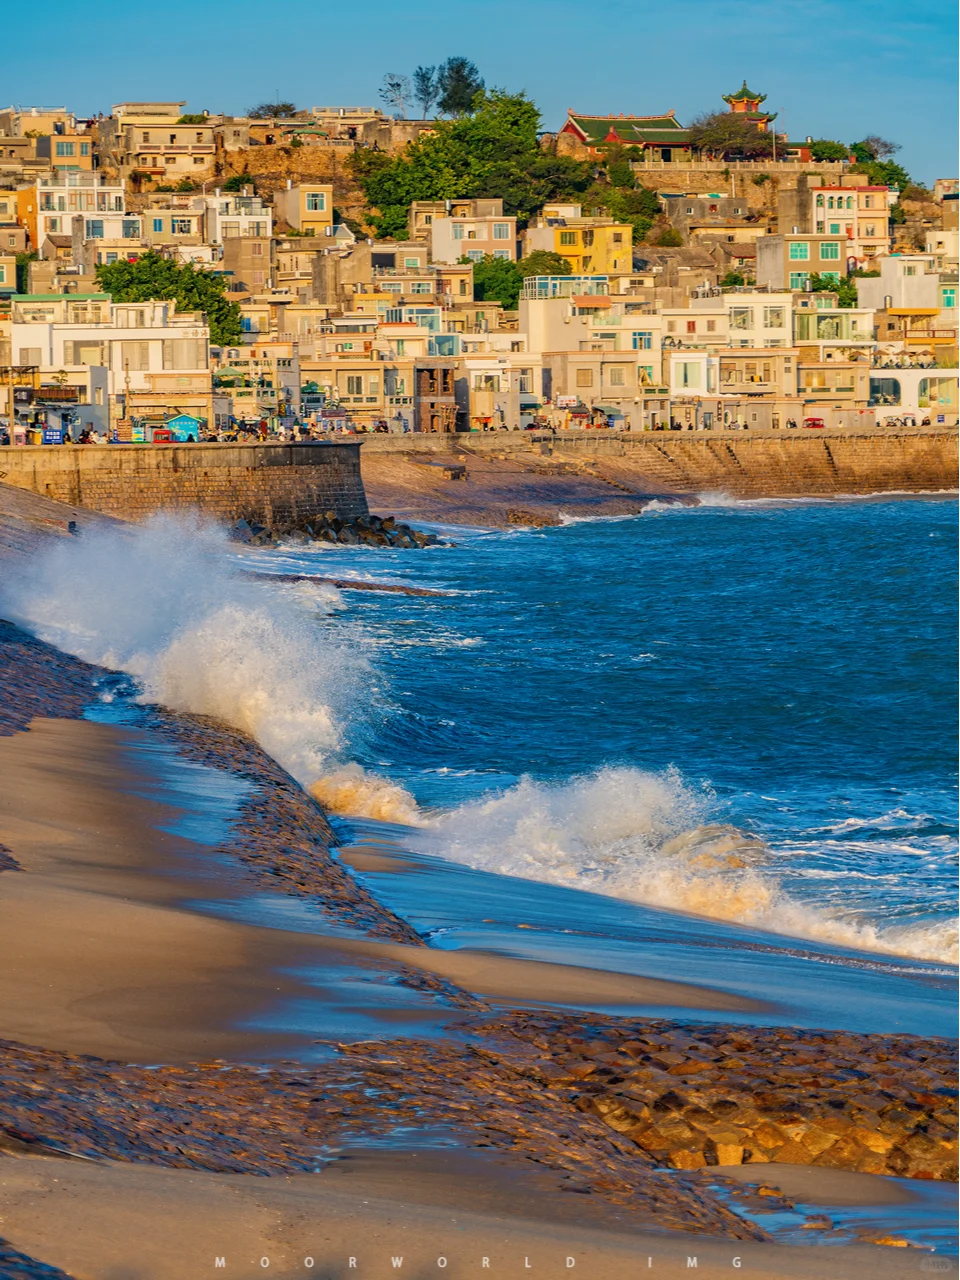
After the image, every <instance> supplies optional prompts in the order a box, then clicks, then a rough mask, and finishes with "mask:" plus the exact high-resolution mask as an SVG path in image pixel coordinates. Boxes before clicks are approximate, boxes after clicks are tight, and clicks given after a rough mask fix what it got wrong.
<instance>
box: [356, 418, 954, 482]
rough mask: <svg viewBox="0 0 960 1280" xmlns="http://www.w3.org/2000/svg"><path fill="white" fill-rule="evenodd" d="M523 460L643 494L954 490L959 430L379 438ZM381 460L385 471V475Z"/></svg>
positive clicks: (388, 445)
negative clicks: (585, 473) (599, 476)
mask: <svg viewBox="0 0 960 1280" xmlns="http://www.w3.org/2000/svg"><path fill="white" fill-rule="evenodd" d="M391 453H396V454H400V455H407V456H412V455H415V454H421V455H422V454H426V455H433V454H437V455H441V456H447V457H454V458H460V457H465V458H466V460H467V472H468V475H469V469H470V467H469V464H470V458H471V456H473V457H482V458H484V459H495V458H497V457H502V458H505V459H509V458H522V457H523V456H526V457H527V458H530V457H531V455H539V457H540V458H542V460H543V464H544V466H546V467H549V466H550V465H551V464H559V463H563V462H565V461H567V462H572V463H573V464H574V465H577V466H583V465H584V464H588V463H589V462H590V461H591V460H593V461H595V462H598V463H603V470H604V472H605V473H609V475H610V476H611V477H613V478H615V479H616V480H617V481H618V482H619V483H620V484H622V485H626V486H629V487H632V488H634V489H635V491H636V492H638V493H644V492H646V493H702V492H705V491H706V492H709V491H711V490H718V491H721V492H724V493H728V494H730V495H732V496H735V497H762V496H770V497H774V496H805V495H806V496H815V495H821V494H822V495H824V496H828V495H830V494H838V493H883V492H892V491H908V492H912V493H916V492H921V491H925V490H938V489H954V488H956V486H957V466H958V457H957V431H956V429H954V428H944V427H940V428H936V427H933V428H930V427H928V428H922V427H918V428H912V429H903V430H891V429H884V428H874V429H870V430H846V429H843V428H836V429H825V430H810V429H803V428H800V429H798V430H796V431H785V430H780V431H773V430H767V431H749V432H747V431H702V432H695V433H694V432H672V431H671V432H667V431H664V432H613V431H609V432H607V431H604V432H599V431H571V432H561V433H557V435H555V436H550V435H546V434H545V435H540V434H535V433H532V432H525V433H513V432H490V433H488V434H483V433H473V432H471V433H469V434H468V433H465V432H464V433H460V434H457V435H447V436H443V435H426V434H424V435H407V436H372V437H369V438H368V439H367V440H366V441H365V443H364V454H365V456H366V457H367V458H370V457H371V455H373V454H377V455H378V459H379V455H382V454H391ZM382 468H383V463H382V461H381V462H380V466H379V471H381V472H382Z"/></svg>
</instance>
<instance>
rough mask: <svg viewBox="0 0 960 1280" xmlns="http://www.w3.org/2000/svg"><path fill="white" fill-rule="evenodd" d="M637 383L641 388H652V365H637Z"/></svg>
mask: <svg viewBox="0 0 960 1280" xmlns="http://www.w3.org/2000/svg"><path fill="white" fill-rule="evenodd" d="M637 381H638V382H639V383H640V385H641V387H652V386H653V365H652V364H638V365H637Z"/></svg>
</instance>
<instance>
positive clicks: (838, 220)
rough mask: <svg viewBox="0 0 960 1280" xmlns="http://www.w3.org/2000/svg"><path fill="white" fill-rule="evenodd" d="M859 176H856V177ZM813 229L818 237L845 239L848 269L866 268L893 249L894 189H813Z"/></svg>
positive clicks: (868, 187)
mask: <svg viewBox="0 0 960 1280" xmlns="http://www.w3.org/2000/svg"><path fill="white" fill-rule="evenodd" d="M854 176H855V175H854ZM809 199H810V204H811V208H810V226H811V228H812V229H813V232H814V233H815V234H816V235H828V236H843V237H844V239H845V246H844V256H845V257H846V258H847V260H848V262H847V269H848V270H849V271H852V270H853V269H854V268H855V267H863V266H864V265H866V264H867V263H868V262H869V261H870V259H871V258H876V257H878V256H881V255H883V254H885V253H888V252H889V250H890V210H891V208H892V207H893V206H894V204H895V203H896V201H897V192H896V190H895V189H894V188H892V187H870V186H853V185H852V184H851V185H847V183H846V181H844V182H843V184H842V185H838V186H826V187H824V186H818V187H811V188H810V195H809Z"/></svg>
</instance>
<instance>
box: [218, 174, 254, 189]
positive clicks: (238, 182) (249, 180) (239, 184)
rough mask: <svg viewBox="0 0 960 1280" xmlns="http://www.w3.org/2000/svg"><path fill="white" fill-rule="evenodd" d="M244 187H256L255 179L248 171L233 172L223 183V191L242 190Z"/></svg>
mask: <svg viewBox="0 0 960 1280" xmlns="http://www.w3.org/2000/svg"><path fill="white" fill-rule="evenodd" d="M244 187H253V189H254V191H256V189H257V182H256V179H255V178H253V177H251V176H250V174H249V173H235V174H234V175H233V177H232V178H227V180H226V182H225V183H224V184H223V190H224V191H242V190H243V188H244Z"/></svg>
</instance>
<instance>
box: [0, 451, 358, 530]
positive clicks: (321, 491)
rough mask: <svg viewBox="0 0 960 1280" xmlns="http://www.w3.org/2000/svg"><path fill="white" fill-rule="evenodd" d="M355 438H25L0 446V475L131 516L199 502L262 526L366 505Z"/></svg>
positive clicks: (347, 512)
mask: <svg viewBox="0 0 960 1280" xmlns="http://www.w3.org/2000/svg"><path fill="white" fill-rule="evenodd" d="M359 455H360V446H359V444H358V443H357V442H356V441H353V440H347V441H344V442H340V441H337V442H330V443H327V442H324V443H323V444H315V445H284V444H264V445H247V444H237V445H230V444H211V445H203V444H188V445H136V444H122V445H75V446H70V445H27V446H25V447H9V446H8V447H6V448H3V449H0V481H3V482H4V483H6V484H10V485H15V486H17V487H18V488H21V489H29V490H32V491H33V492H34V493H39V494H42V495H43V496H44V497H46V498H52V499H54V500H55V501H57V502H65V503H69V504H70V505H73V506H83V507H87V508H89V509H91V510H94V511H102V512H106V513H107V514H109V515H114V516H120V517H122V518H124V519H127V520H138V519H141V518H142V517H144V516H147V515H150V514H151V513H152V512H154V511H158V510H170V509H174V510H175V509H183V508H199V509H200V510H202V511H205V512H207V513H209V514H210V515H213V516H218V517H222V518H225V519H229V520H235V519H237V518H238V517H239V516H248V517H255V518H257V519H259V520H262V521H263V522H264V523H271V522H272V521H274V520H296V519H300V518H309V517H311V516H314V515H319V514H320V513H322V512H324V511H333V512H334V513H335V514H336V515H338V516H340V517H341V518H344V519H348V518H352V517H354V516H358V515H365V514H366V512H367V499H366V495H365V494H364V491H363V481H362V480H361V478H360V456H359Z"/></svg>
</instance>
